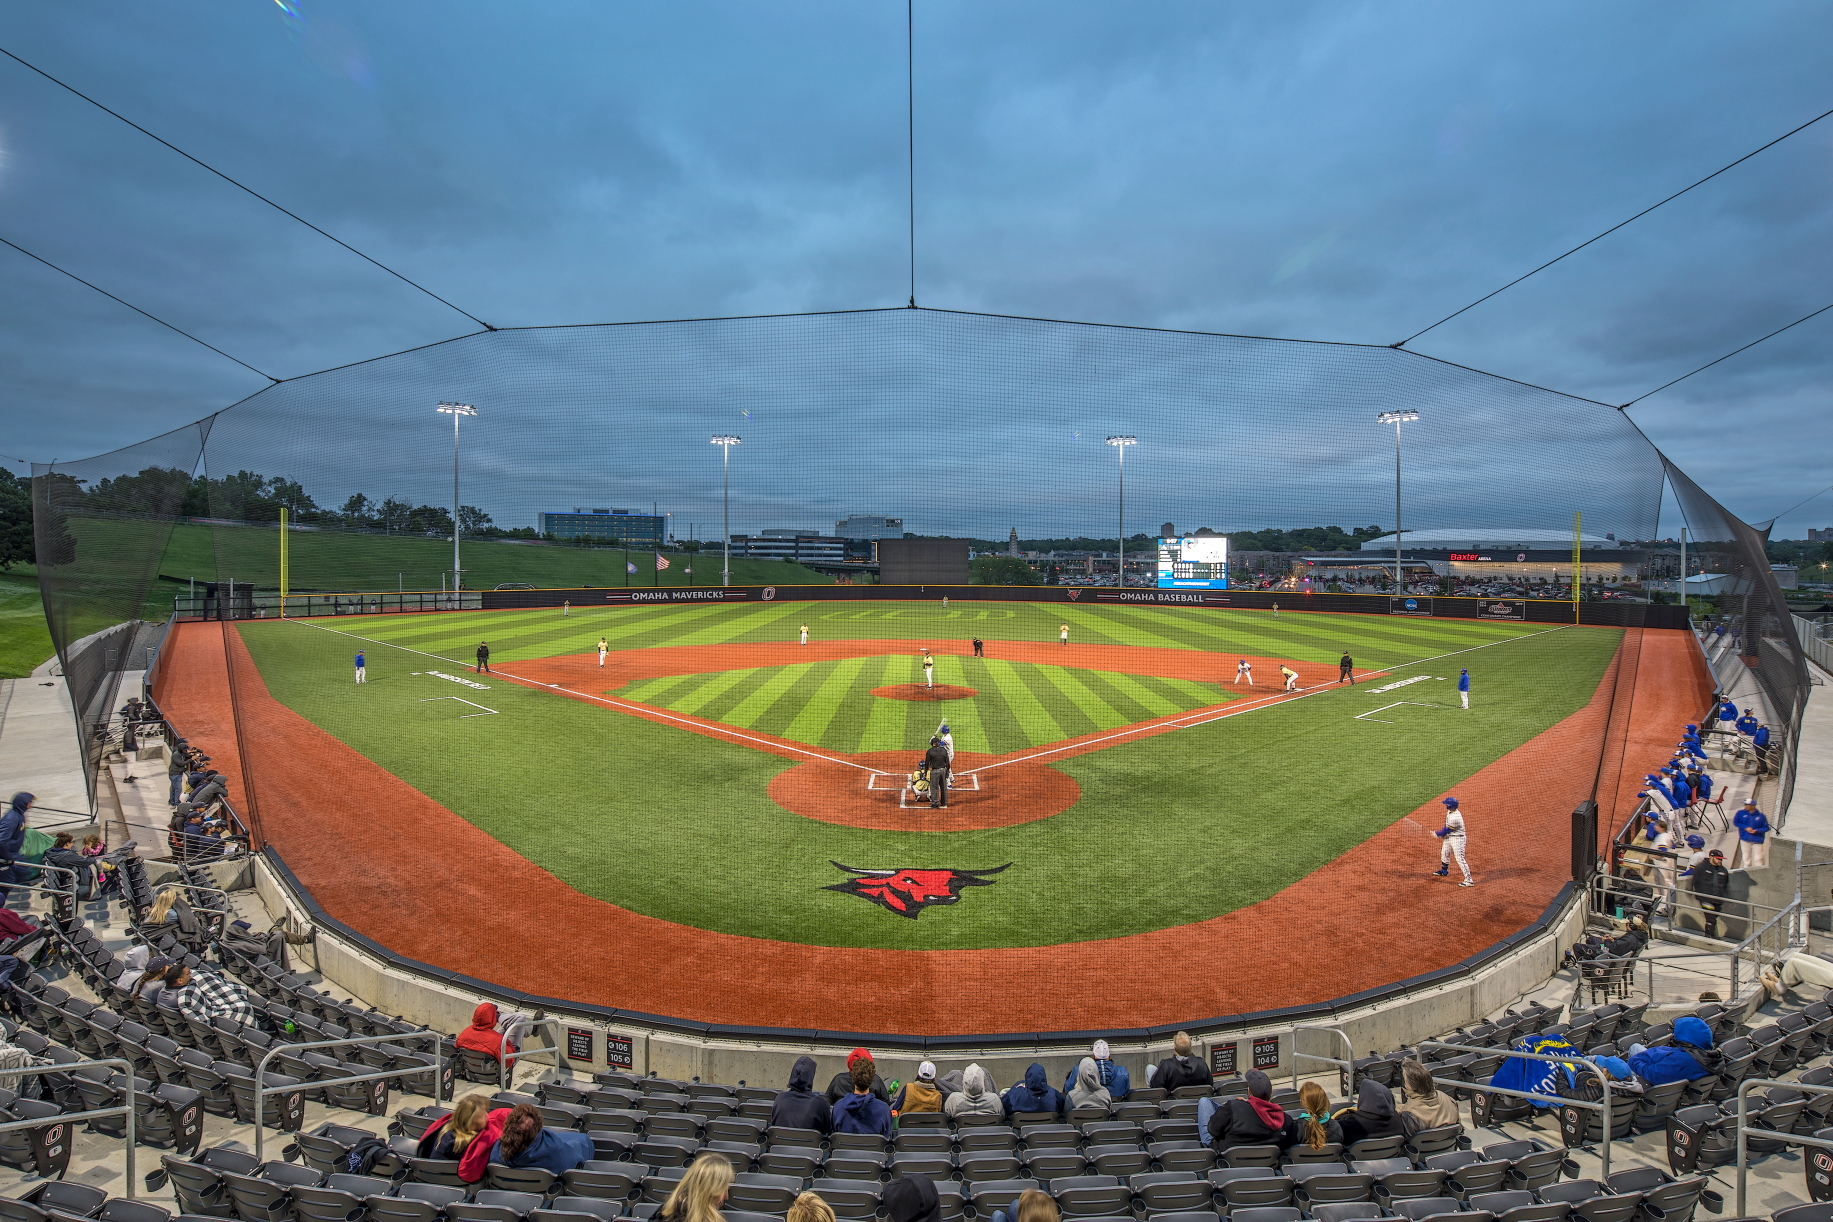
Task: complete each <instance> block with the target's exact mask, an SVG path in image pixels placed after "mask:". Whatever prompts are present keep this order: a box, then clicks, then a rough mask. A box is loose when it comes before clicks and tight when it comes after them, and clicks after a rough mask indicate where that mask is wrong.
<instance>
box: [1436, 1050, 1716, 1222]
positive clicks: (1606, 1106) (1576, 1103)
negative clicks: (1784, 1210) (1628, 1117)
mask: <svg viewBox="0 0 1833 1222" xmlns="http://www.w3.org/2000/svg"><path fill="white" fill-rule="evenodd" d="M1419 1047H1421V1048H1448V1049H1450V1050H1451V1051H1453V1052H1476V1053H1481V1054H1482V1055H1484V1056H1495V1055H1496V1054H1498V1053H1500V1054H1501V1055H1502V1056H1503V1057H1505V1058H1506V1057H1522V1058H1524V1059H1526V1060H1529V1061H1552V1062H1553V1063H1555V1064H1557V1065H1565V1064H1568V1063H1570V1062H1572V1061H1583V1060H1585V1059H1586V1058H1585V1057H1583V1056H1569V1057H1555V1056H1548V1055H1546V1054H1545V1053H1540V1052H1516V1051H1515V1050H1514V1049H1512V1048H1479V1047H1477V1046H1476V1045H1474V1044H1447V1043H1445V1042H1443V1041H1442V1040H1421V1041H1419ZM1594 1068H1595V1066H1594ZM1432 1080H1433V1081H1434V1082H1436V1083H1438V1084H1439V1085H1440V1086H1448V1087H1451V1088H1452V1089H1453V1090H1470V1089H1471V1088H1472V1087H1477V1088H1479V1089H1482V1090H1486V1091H1489V1092H1490V1093H1492V1094H1497V1095H1512V1096H1514V1097H1515V1098H1517V1099H1532V1100H1535V1101H1537V1102H1544V1103H1553V1104H1557V1105H1558V1106H1560V1107H1577V1108H1583V1109H1585V1110H1586V1111H1588V1112H1601V1113H1603V1121H1604V1126H1603V1127H1604V1141H1603V1143H1602V1144H1603V1148H1602V1149H1601V1150H1599V1151H1598V1157H1599V1158H1600V1159H1602V1160H1603V1163H1604V1171H1603V1175H1604V1178H1605V1179H1609V1178H1610V1143H1611V1137H1612V1132H1611V1131H1612V1130H1613V1129H1614V1128H1615V1127H1616V1126H1615V1125H1614V1124H1612V1123H1611V1111H1610V1108H1611V1104H1610V1075H1609V1074H1607V1073H1605V1072H1603V1071H1602V1070H1599V1071H1598V1082H1599V1084H1600V1085H1602V1086H1603V1088H1604V1098H1603V1101H1602V1102H1599V1103H1592V1102H1590V1101H1589V1100H1586V1099H1567V1098H1565V1097H1564V1096H1561V1095H1541V1094H1536V1093H1535V1092H1533V1091H1526V1090H1515V1089H1514V1088H1512V1087H1507V1086H1489V1085H1487V1084H1481V1083H1474V1082H1460V1081H1458V1080H1457V1079H1455V1078H1441V1077H1439V1076H1438V1075H1436V1074H1434V1075H1433V1077H1432ZM1739 1212H1740V1213H1741V1212H1743V1209H1742V1206H1741V1205H1740V1207H1739Z"/></svg>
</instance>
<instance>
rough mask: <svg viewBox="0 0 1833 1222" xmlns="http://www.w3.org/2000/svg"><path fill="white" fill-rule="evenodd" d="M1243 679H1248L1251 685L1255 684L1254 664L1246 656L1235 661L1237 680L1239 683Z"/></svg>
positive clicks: (1248, 683)
mask: <svg viewBox="0 0 1833 1222" xmlns="http://www.w3.org/2000/svg"><path fill="white" fill-rule="evenodd" d="M1243 679H1246V680H1247V685H1248V686H1249V687H1252V686H1254V664H1253V663H1252V662H1250V661H1248V660H1247V659H1246V658H1242V659H1241V660H1240V661H1239V662H1237V663H1235V682H1236V683H1237V684H1239V683H1240V682H1241V681H1242V680H1243Z"/></svg>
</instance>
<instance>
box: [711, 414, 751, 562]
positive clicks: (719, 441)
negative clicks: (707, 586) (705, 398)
mask: <svg viewBox="0 0 1833 1222" xmlns="http://www.w3.org/2000/svg"><path fill="white" fill-rule="evenodd" d="M713 444H714V445H716V446H718V447H719V448H720V449H721V450H723V451H725V474H726V486H725V514H724V518H723V519H722V520H723V522H724V523H725V536H726V547H725V551H726V561H725V567H724V568H723V569H721V570H720V573H719V584H720V585H722V586H729V585H731V584H732V447H733V446H736V445H743V444H744V443H743V441H741V440H740V439H739V438H737V437H734V436H732V435H731V434H730V433H720V434H719V435H718V436H716V437H714V438H713Z"/></svg>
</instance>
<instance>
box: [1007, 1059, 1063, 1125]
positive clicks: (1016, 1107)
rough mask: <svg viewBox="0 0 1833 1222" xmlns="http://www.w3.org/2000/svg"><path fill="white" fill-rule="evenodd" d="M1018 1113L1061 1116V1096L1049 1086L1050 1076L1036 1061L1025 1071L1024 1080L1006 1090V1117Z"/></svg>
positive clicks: (1060, 1093)
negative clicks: (1040, 1113) (1049, 1113)
mask: <svg viewBox="0 0 1833 1222" xmlns="http://www.w3.org/2000/svg"><path fill="white" fill-rule="evenodd" d="M1019 1112H1055V1113H1057V1115H1059V1116H1060V1115H1062V1114H1063V1094H1062V1092H1061V1091H1059V1090H1057V1089H1056V1088H1055V1087H1053V1086H1052V1085H1050V1076H1049V1075H1048V1074H1046V1073H1045V1072H1044V1067H1043V1066H1042V1065H1041V1064H1039V1063H1038V1062H1036V1061H1033V1062H1031V1065H1030V1068H1028V1069H1026V1070H1025V1080H1024V1081H1023V1082H1020V1083H1018V1084H1017V1085H1015V1086H1011V1087H1008V1088H1007V1090H1006V1115H1008V1116H1012V1115H1015V1114H1017V1113H1019Z"/></svg>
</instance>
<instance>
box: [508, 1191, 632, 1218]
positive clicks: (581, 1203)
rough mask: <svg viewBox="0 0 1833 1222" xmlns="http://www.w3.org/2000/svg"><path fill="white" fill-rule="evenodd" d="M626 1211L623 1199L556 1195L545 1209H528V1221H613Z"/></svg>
mask: <svg viewBox="0 0 1833 1222" xmlns="http://www.w3.org/2000/svg"><path fill="white" fill-rule="evenodd" d="M623 1212H624V1203H623V1202H622V1201H607V1200H605V1199H604V1198H603V1197H555V1198H554V1199H553V1200H552V1201H549V1202H548V1204H547V1206H546V1207H545V1208H543V1209H531V1210H529V1211H528V1222H611V1219H613V1218H617V1217H621V1216H622V1215H623Z"/></svg>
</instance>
